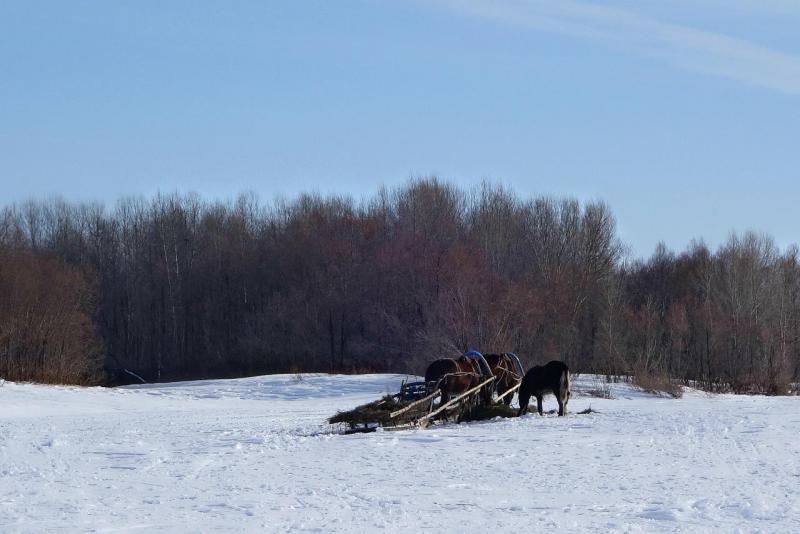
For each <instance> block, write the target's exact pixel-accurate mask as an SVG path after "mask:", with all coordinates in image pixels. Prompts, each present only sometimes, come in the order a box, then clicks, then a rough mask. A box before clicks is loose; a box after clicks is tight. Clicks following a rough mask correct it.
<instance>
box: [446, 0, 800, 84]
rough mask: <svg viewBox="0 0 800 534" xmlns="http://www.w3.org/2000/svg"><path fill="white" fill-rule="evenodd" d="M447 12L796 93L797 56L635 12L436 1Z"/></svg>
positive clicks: (547, 1)
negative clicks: (586, 40) (541, 32)
mask: <svg viewBox="0 0 800 534" xmlns="http://www.w3.org/2000/svg"><path fill="white" fill-rule="evenodd" d="M436 3H437V4H438V5H440V6H441V7H443V8H445V9H447V10H448V11H450V12H454V13H457V14H460V15H465V16H470V17H476V18H480V19H484V20H491V21H495V22H500V23H504V24H510V25H514V26H519V27H523V28H528V29H531V30H539V31H548V32H554V33H560V34H565V35H570V36H573V37H576V38H580V39H588V40H592V41H596V42H601V43H603V44H605V45H607V46H610V47H613V48H616V49H620V50H625V51H628V52H631V53H635V54H639V55H643V56H646V57H651V58H655V59H659V60H661V61H665V62H668V63H670V64H672V65H675V66H677V67H680V68H684V69H690V70H693V71H697V72H702V73H706V74H712V75H716V76H722V77H725V78H729V79H732V80H737V81H740V82H744V83H747V84H751V85H756V86H761V87H766V88H769V89H773V90H776V91H781V92H783V93H788V94H793V95H800V56H798V55H794V54H790V53H786V52H782V51H779V50H775V49H773V48H769V47H767V46H762V45H759V44H757V43H754V42H752V41H748V40H745V39H739V38H736V37H732V36H729V35H725V34H722V33H716V32H711V31H706V30H701V29H698V28H693V27H690V26H685V25H680V24H674V23H668V22H663V21H660V20H657V19H654V18H652V17H648V16H645V15H642V14H639V13H636V12H634V11H630V10H626V9H619V8H616V7H611V6H608V5H601V4H598V3H591V4H590V3H586V2H576V1H573V0H436Z"/></svg>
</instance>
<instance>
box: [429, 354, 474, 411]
mask: <svg viewBox="0 0 800 534" xmlns="http://www.w3.org/2000/svg"><path fill="white" fill-rule="evenodd" d="M482 376H483V373H482V372H481V368H480V366H479V365H478V363H477V362H475V361H474V360H473V359H472V358H468V357H466V356H461V357H460V358H458V359H457V360H454V359H452V358H441V359H438V360H435V361H434V362H433V363H431V364H430V365H429V366H428V369H427V370H426V371H425V382H427V383H428V384H431V383H433V384H434V385H433V388H434V389H432V390H431V392H433V391H434V390H435V389H436V388H438V389H439V390H440V391H441V392H442V400H441V402H447V401H448V400H450V397H452V396H454V395H459V394H461V393H464V392H465V391H469V390H470V389H472V388H474V387H475V386H477V385H478V384H480V383H481V381H482Z"/></svg>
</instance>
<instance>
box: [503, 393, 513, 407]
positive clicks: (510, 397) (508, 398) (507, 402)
mask: <svg viewBox="0 0 800 534" xmlns="http://www.w3.org/2000/svg"><path fill="white" fill-rule="evenodd" d="M512 400H514V394H513V393H511V394H510V395H506V396H505V398H504V399H503V403H504V404H505V405H506V406H511V401H512Z"/></svg>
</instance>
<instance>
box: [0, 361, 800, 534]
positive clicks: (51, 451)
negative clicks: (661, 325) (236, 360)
mask: <svg viewBox="0 0 800 534" xmlns="http://www.w3.org/2000/svg"><path fill="white" fill-rule="evenodd" d="M402 378H403V377H402V376H395V375H365V376H304V377H303V378H302V380H299V381H298V380H297V379H296V378H295V377H292V376H289V375H279V376H268V377H256V378H248V379H240V380H214V381H204V382H191V383H189V382H184V383H175V384H160V385H157V386H145V387H129V388H119V389H103V388H91V389H81V388H71V387H48V386H35V385H28V384H12V383H5V384H4V385H3V386H0V532H43V531H58V532H84V531H89V532H117V531H122V532H127V531H141V532H165V531H166V532H215V531H241V532H273V531H274V532H283V531H297V532H305V531H318V532H331V531H347V532H354V531H355V532H373V531H382V530H388V531H392V532H395V531H417V530H430V531H436V532H487V531H488V532H522V531H548V530H551V531H552V529H558V530H561V531H567V532H579V531H586V530H594V531H601V532H661V531H663V532H673V531H692V532H705V531H713V532H735V531H742V532H758V531H760V532H800V398H798V397H788V398H787V397H784V398H769V397H745V396H738V397H737V396H731V395H716V396H708V395H705V394H703V393H699V392H693V391H689V392H687V393H686V395H685V397H684V398H683V399H680V400H672V399H661V398H656V397H653V396H649V395H645V394H642V393H639V392H637V391H635V390H633V389H632V388H630V387H628V386H624V385H617V386H613V387H612V393H613V395H614V397H615V398H614V399H610V400H604V399H597V398H591V397H588V396H582V395H581V394H580V390H581V389H587V388H589V387H591V386H592V380H591V379H588V378H587V379H579V380H578V381H577V384H576V386H575V388H574V394H573V395H574V396H573V399H572V400H571V401H570V406H569V408H570V411H571V413H570V415H569V416H568V417H564V418H558V417H556V416H546V417H544V418H541V417H539V416H536V415H527V416H525V417H523V418H520V419H512V420H498V421H490V422H481V423H471V424H464V425H449V426H443V427H434V428H431V429H427V430H417V431H405V432H377V433H373V434H359V435H353V436H339V435H331V434H330V433H329V431H330V427H329V426H328V425H327V424H326V423H325V419H326V417H328V416H330V415H332V414H333V413H335V412H336V411H337V410H343V409H349V408H351V407H353V406H355V405H358V404H361V403H364V402H367V401H371V400H374V399H375V398H377V397H378V396H380V395H381V394H383V393H386V392H394V391H396V390H397V389H398V387H399V383H400V380H401V379H402ZM589 405H591V407H592V408H593V409H594V410H598V411H599V413H596V414H590V415H578V414H577V413H576V412H578V411H580V410H583V409H584V408H587V407H588V406H589ZM554 407H555V400H554V399H553V398H552V397H551V398H549V399H546V400H545V408H546V409H550V408H554Z"/></svg>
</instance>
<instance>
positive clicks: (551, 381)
mask: <svg viewBox="0 0 800 534" xmlns="http://www.w3.org/2000/svg"><path fill="white" fill-rule="evenodd" d="M565 383H566V385H568V384H569V367H567V364H565V363H564V362H562V361H558V360H552V361H549V362H547V363H546V364H544V365H535V366H533V367H531V368H530V369H529V370H528V372H527V373H525V377H524V378H523V379H522V384H523V387H524V388H525V389H526V390H528V391H531V392H537V391H541V390H544V389H558V388H560V387H562V386H563V385H565Z"/></svg>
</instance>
